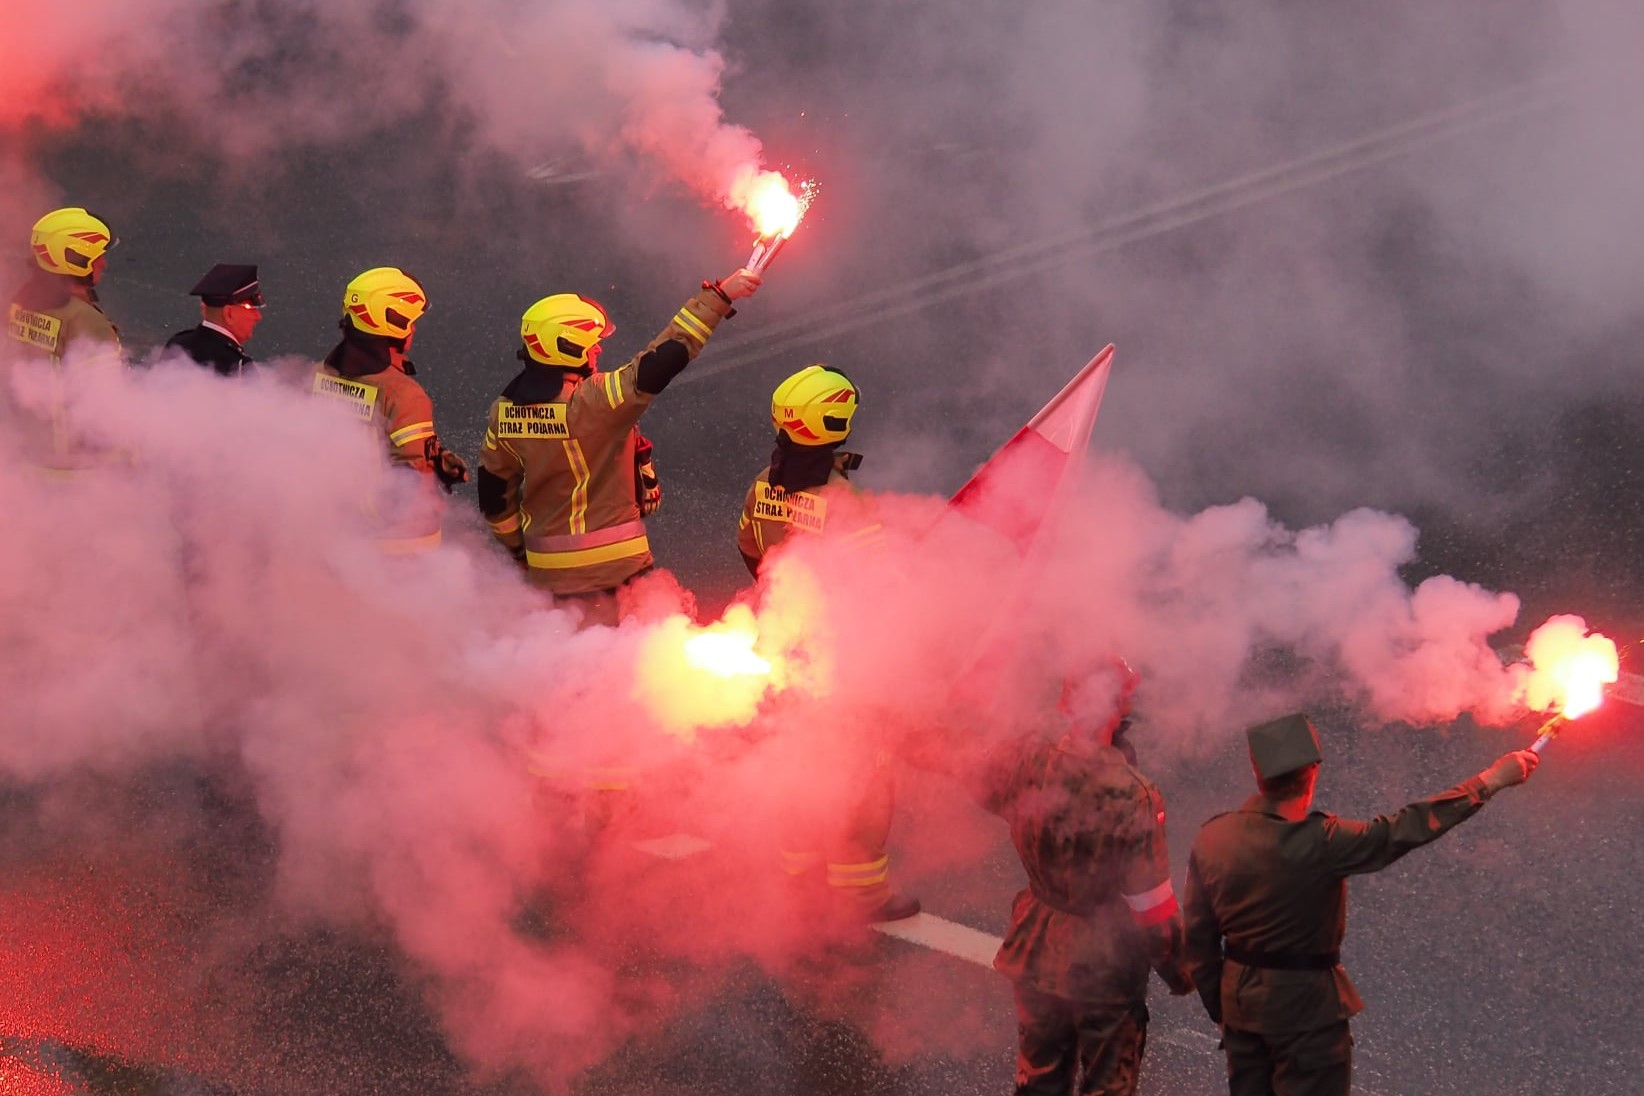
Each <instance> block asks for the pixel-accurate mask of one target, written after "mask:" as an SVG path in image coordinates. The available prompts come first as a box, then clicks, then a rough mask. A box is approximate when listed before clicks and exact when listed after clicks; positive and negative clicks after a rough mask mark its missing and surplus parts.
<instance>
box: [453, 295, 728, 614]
mask: <svg viewBox="0 0 1644 1096" xmlns="http://www.w3.org/2000/svg"><path fill="white" fill-rule="evenodd" d="M730 312H731V306H730V304H729V303H728V302H727V301H726V300H725V299H724V298H723V297H721V296H720V295H719V294H718V293H716V292H714V291H713V290H712V289H708V288H704V289H703V290H702V291H701V292H700V293H698V294H697V295H696V296H695V297H692V298H691V299H690V300H688V301H686V302H685V304H684V305H683V306H682V307H681V308H680V310H679V311H678V312H677V313H676V314H675V315H674V318H673V319H672V320H670V321H669V323H668V326H667V327H665V328H663V329H662V331H661V332H660V333H659V334H658V335H657V336H656V338H654V339H652V340H651V342H650V345H649V346H647V347H646V348H645V349H644V350H643V351H641V352H640V353H639V354H636V355H635V356H634V357H633V358H632V359H631V360H629V361H628V362H627V363H625V364H624V365H622V366H621V367H620V368H618V369H614V370H610V371H601V372H596V373H592V374H583V373H581V372H578V371H574V370H567V369H561V368H558V367H556V366H548V365H541V364H539V363H536V362H527V363H526V365H525V368H524V370H522V371H521V372H520V374H519V375H518V376H516V377H515V378H514V379H513V380H512V381H510V382H509V384H508V387H507V388H505V389H503V392H502V395H501V396H500V397H499V398H498V399H497V400H496V401H495V402H494V403H492V405H491V413H490V417H489V420H488V421H487V423H486V429H485V443H484V445H483V446H482V448H481V451H480V462H481V464H482V466H483V467H482V469H481V471H480V474H479V496H480V509H481V511H482V512H483V513H484V514H485V518H486V521H487V522H488V523H489V524H490V526H491V532H492V534H493V535H494V536H496V538H497V539H498V540H499V541H500V542H501V543H502V544H503V545H504V546H506V547H507V548H508V549H509V550H510V551H512V552H514V553H515V554H516V555H519V554H521V553H523V556H524V561H525V563H526V568H527V573H528V574H529V576H530V579H531V581H532V583H533V584H535V585H537V586H540V587H542V588H544V589H546V590H548V591H550V592H552V593H554V594H559V595H572V594H587V593H594V592H598V591H602V590H613V589H615V588H616V587H618V586H620V585H622V584H623V583H624V582H627V581H628V580H629V579H631V578H633V577H635V576H636V575H638V574H640V573H642V572H643V571H645V570H647V569H648V568H649V567H650V566H651V563H652V556H651V544H650V541H649V539H648V538H647V537H646V535H645V522H644V519H643V518H642V517H641V516H640V512H639V496H638V490H637V487H636V482H635V481H636V477H635V462H634V447H635V445H636V443H637V442H638V439H639V430H638V425H637V424H638V423H639V419H640V416H641V415H643V414H644V413H645V411H646V409H647V408H648V407H650V406H651V401H652V400H653V399H655V398H656V396H657V395H659V394H660V393H661V392H662V390H663V389H664V388H666V387H667V385H668V383H669V382H670V381H672V380H673V378H674V377H675V376H677V375H678V374H679V372H680V371H681V370H683V369H684V368H685V366H686V365H688V364H690V362H691V361H693V360H695V358H696V356H697V355H698V354H699V353H701V352H702V348H703V347H704V346H705V345H706V344H707V342H708V337H709V335H710V334H712V332H713V330H714V328H716V327H717V326H718V325H719V322H720V321H721V320H722V319H724V318H725V317H726V316H728V315H729V314H730Z"/></svg>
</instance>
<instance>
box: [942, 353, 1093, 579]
mask: <svg viewBox="0 0 1644 1096" xmlns="http://www.w3.org/2000/svg"><path fill="white" fill-rule="evenodd" d="M1112 367H1113V346H1112V344H1109V345H1108V346H1107V347H1106V348H1104V349H1103V350H1102V352H1101V353H1100V354H1097V355H1096V356H1095V357H1094V358H1092V359H1091V360H1090V361H1089V362H1088V363H1086V365H1085V367H1084V368H1083V369H1081V370H1079V372H1078V374H1077V375H1075V376H1074V378H1073V379H1072V380H1071V381H1068V382H1067V384H1066V386H1064V387H1063V388H1062V390H1061V391H1060V392H1058V393H1056V395H1055V396H1054V397H1052V398H1051V401H1050V402H1049V403H1047V404H1045V405H1044V406H1043V407H1042V408H1040V409H1039V413H1038V414H1037V415H1034V416H1033V418H1031V419H1029V420H1028V423H1027V425H1026V426H1024V427H1022V428H1021V429H1020V430H1018V431H1017V432H1016V436H1015V437H1013V438H1011V439H1010V440H1009V441H1008V442H1006V443H1005V444H1004V446H1003V447H1002V448H1001V449H1000V450H999V451H998V452H997V453H995V454H993V456H992V457H990V458H988V460H987V462H986V463H985V464H983V465H982V467H980V468H978V469H977V470H976V473H975V475H973V476H971V477H970V479H969V480H967V481H966V482H965V485H964V486H963V487H961V488H959V490H958V491H957V492H955V493H954V496H953V497H952V498H951V499H949V500H948V507H949V508H950V509H951V510H954V511H957V512H958V513H960V514H963V515H964V516H965V517H967V518H970V519H971V520H972V521H975V522H978V523H980V524H982V525H985V526H987V527H988V528H990V529H993V530H995V531H996V532H998V533H1000V534H1002V535H1003V536H1005V537H1006V538H1008V539H1009V540H1010V541H1011V542H1012V543H1013V544H1015V545H1016V548H1017V551H1019V552H1020V553H1021V554H1022V555H1024V556H1025V555H1027V553H1028V550H1029V548H1030V547H1031V546H1032V544H1033V542H1034V540H1035V538H1037V536H1038V534H1039V530H1040V529H1041V528H1042V527H1043V525H1044V523H1045V518H1046V517H1047V516H1048V515H1049V514H1051V513H1053V512H1054V510H1055V508H1056V504H1057V502H1058V496H1059V495H1060V494H1061V492H1062V487H1063V485H1064V484H1065V483H1066V482H1067V481H1068V478H1069V477H1068V472H1069V470H1070V469H1071V468H1072V467H1074V466H1075V465H1076V464H1077V463H1078V462H1079V460H1081V459H1082V458H1083V456H1084V453H1085V449H1086V448H1087V447H1088V446H1089V444H1090V432H1091V430H1092V429H1093V428H1094V427H1095V425H1096V413H1097V412H1098V411H1099V410H1100V409H1101V406H1102V393H1103V392H1104V391H1106V389H1107V376H1108V373H1109V372H1110V371H1111V369H1112Z"/></svg>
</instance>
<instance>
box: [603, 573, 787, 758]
mask: <svg viewBox="0 0 1644 1096" xmlns="http://www.w3.org/2000/svg"><path fill="white" fill-rule="evenodd" d="M758 644H759V625H758V622H757V621H756V620H755V619H754V615H753V610H751V609H749V608H748V607H747V606H746V605H733V606H731V608H730V609H729V610H727V611H726V613H725V616H724V618H723V619H722V620H719V621H716V622H715V623H713V624H710V625H708V626H707V627H698V626H696V625H695V624H692V623H691V622H690V621H689V620H687V619H686V618H685V617H683V616H673V617H669V618H668V619H666V620H664V621H662V622H661V623H660V624H657V625H656V626H654V627H653V628H652V629H651V630H650V631H648V632H647V633H646V635H645V638H644V640H643V641H642V644H641V648H640V652H639V662H638V665H637V667H636V675H635V681H634V693H635V695H636V696H637V697H638V698H639V699H640V700H641V701H642V702H643V703H644V704H645V706H646V708H647V709H648V710H649V711H650V713H651V715H652V716H653V717H655V719H656V720H657V722H658V723H659V724H661V726H662V727H663V729H664V730H666V731H667V732H668V733H670V734H674V735H678V736H679V737H681V738H685V739H691V738H694V737H695V735H696V732H697V731H698V730H702V729H705V728H709V727H732V726H745V725H746V724H748V723H749V722H750V721H751V720H752V719H753V717H754V715H755V714H756V713H757V712H758V710H759V704H760V702H761V701H762V700H763V699H764V698H765V695H766V693H767V692H768V691H769V690H770V689H772V688H773V687H779V686H780V681H779V675H778V674H777V672H776V670H777V667H776V666H775V665H774V664H773V663H772V662H771V661H770V660H769V659H767V658H765V657H764V656H763V655H761V654H759V653H758V652H757V651H756V650H755V648H756V647H757V646H758Z"/></svg>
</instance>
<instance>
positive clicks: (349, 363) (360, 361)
mask: <svg viewBox="0 0 1644 1096" xmlns="http://www.w3.org/2000/svg"><path fill="white" fill-rule="evenodd" d="M325 364H326V365H329V366H330V367H331V368H333V369H335V370H336V371H337V373H338V375H339V376H344V377H369V376H371V374H373V373H381V372H383V371H384V370H386V369H389V368H391V367H392V366H393V364H394V359H393V357H392V356H390V354H389V353H388V344H387V343H386V342H384V341H383V340H380V339H372V338H369V337H356V336H354V335H353V333H352V332H347V331H345V332H344V333H343V337H342V341H341V342H339V343H338V344H337V345H336V346H334V347H332V348H331V353H329V354H327V355H326V356H325ZM405 372H406V375H407V376H411V375H413V370H412V367H411V363H410V361H407V362H406V363H405Z"/></svg>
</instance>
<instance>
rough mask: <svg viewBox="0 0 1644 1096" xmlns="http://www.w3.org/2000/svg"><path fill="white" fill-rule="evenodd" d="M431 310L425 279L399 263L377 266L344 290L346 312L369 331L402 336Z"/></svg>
mask: <svg viewBox="0 0 1644 1096" xmlns="http://www.w3.org/2000/svg"><path fill="white" fill-rule="evenodd" d="M427 311H428V296H427V294H426V293H424V292H423V288H422V283H421V282H419V281H417V279H415V278H413V277H412V276H411V275H409V274H407V273H406V272H405V271H403V270H401V269H400V268H399V267H396V266H378V267H373V268H372V269H370V270H367V271H366V272H365V273H363V274H361V275H359V276H358V277H356V278H355V279H354V280H353V281H351V282H349V283H348V288H347V289H345V290H343V315H344V316H346V317H347V318H348V320H349V322H351V323H352V324H353V325H354V327H355V328H356V329H358V330H360V331H364V332H365V333H366V334H368V335H382V336H385V337H387V338H390V339H403V338H405V337H406V336H407V335H409V334H411V328H412V327H414V326H416V323H417V320H418V319H420V318H421V317H422V314H423V313H424V312H427Z"/></svg>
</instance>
